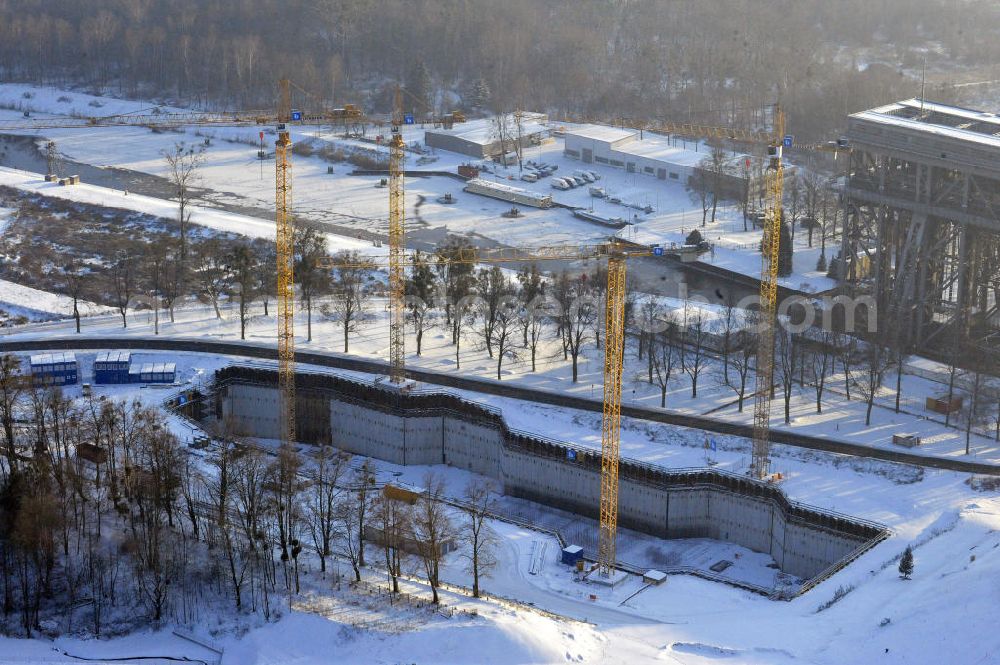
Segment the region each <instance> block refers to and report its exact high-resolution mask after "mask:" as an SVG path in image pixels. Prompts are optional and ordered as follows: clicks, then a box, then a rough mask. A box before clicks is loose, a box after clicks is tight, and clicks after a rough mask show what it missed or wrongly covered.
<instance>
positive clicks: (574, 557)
mask: <svg viewBox="0 0 1000 665" xmlns="http://www.w3.org/2000/svg"><path fill="white" fill-rule="evenodd" d="M582 560H583V548H582V547H580V546H579V545H567V546H566V547H564V548H563V551H562V562H563V563H564V564H566V565H567V566H575V565H576V562H577V561H582Z"/></svg>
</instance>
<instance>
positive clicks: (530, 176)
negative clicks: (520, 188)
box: [521, 173, 538, 182]
mask: <svg viewBox="0 0 1000 665" xmlns="http://www.w3.org/2000/svg"><path fill="white" fill-rule="evenodd" d="M521 180H523V181H525V182H538V176H537V175H535V174H534V173H522V174H521Z"/></svg>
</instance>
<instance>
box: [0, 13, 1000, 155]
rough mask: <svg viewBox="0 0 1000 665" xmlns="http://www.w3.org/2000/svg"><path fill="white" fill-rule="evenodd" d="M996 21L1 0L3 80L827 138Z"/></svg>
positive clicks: (975, 53)
mask: <svg viewBox="0 0 1000 665" xmlns="http://www.w3.org/2000/svg"><path fill="white" fill-rule="evenodd" d="M998 12H1000V8H998V6H997V5H996V3H993V2H990V1H988V0H974V1H970V2H963V3H960V4H956V3H953V2H943V1H940V0H908V1H907V2H897V1H894V0H877V1H874V2H872V1H865V2H862V1H861V0H841V1H838V2H821V1H820V0H806V1H803V2H787V1H784V0H773V1H769V2H758V1H755V0H726V1H724V2H711V3H695V2H636V1H629V0H615V1H611V2H582V3H581V2H568V1H567V0H557V1H554V2H544V3H538V2H530V1H529V0H508V1H505V2H485V1H477V0H456V1H442V0H414V1H411V0H382V1H380V2H374V1H373V0H308V1H307V0H282V1H281V2H278V1H276V0H241V1H238V2H191V1H190V0H92V1H91V2H86V3H49V2H44V1H43V0H3V1H2V2H0V78H2V79H4V80H21V81H31V82H35V83H45V84H54V85H81V86H87V87H91V88H94V89H107V90H111V91H112V92H114V93H117V94H123V95H128V96H153V97H162V98H168V99H173V100H177V101H181V102H187V103H194V104H200V105H213V106H226V107H230V108H232V107H241V108H247V107H260V106H269V105H271V104H272V103H273V99H274V86H275V81H276V80H277V79H278V78H279V77H281V76H291V77H293V78H294V79H295V80H296V81H297V82H298V83H299V85H301V86H302V87H303V88H304V89H306V90H309V91H311V92H312V93H313V94H315V95H318V96H320V97H322V98H324V99H328V100H330V101H332V102H334V103H343V102H345V101H353V102H357V103H361V104H363V105H364V106H366V107H367V108H368V110H370V111H385V110H386V109H387V108H388V104H389V101H390V98H391V95H390V91H391V85H390V84H391V83H392V82H395V81H402V82H404V83H405V85H406V86H407V87H408V88H409V89H410V90H411V93H412V97H413V98H418V99H423V100H426V101H428V102H430V103H431V104H432V105H435V106H439V107H445V106H451V105H453V104H457V105H464V106H465V107H466V108H467V109H470V110H471V109H475V108H498V107H503V108H514V107H521V108H534V109H538V110H548V111H553V112H558V111H571V112H591V113H601V114H608V115H612V116H613V115H617V114H627V115H638V116H644V117H649V116H655V115H670V116H672V117H676V118H680V119H686V118H684V117H683V116H685V115H693V114H697V115H699V116H701V117H704V115H705V114H704V113H703V112H704V111H706V110H709V109H712V110H715V111H718V112H719V114H720V115H722V114H725V113H729V112H731V111H732V110H733V109H739V108H744V107H746V108H757V109H759V108H760V107H761V105H763V104H768V103H772V102H774V101H778V100H780V101H781V102H783V103H784V104H785V105H786V107H787V109H788V111H789V120H790V126H791V127H795V128H796V133H798V134H801V135H806V136H809V137H818V136H820V135H824V134H828V133H829V132H830V131H832V130H833V129H834V128H836V127H837V126H839V125H840V123H841V122H842V121H843V118H844V116H845V113H846V112H849V111H856V110H860V109H862V108H865V107H869V106H871V105H873V104H876V103H880V102H886V101H889V100H890V99H892V98H896V97H900V96H903V95H907V96H912V95H915V94H916V93H917V92H918V90H919V81H917V79H918V78H919V71H920V69H921V66H922V63H923V61H924V58H925V57H926V60H927V65H928V69H929V71H931V72H933V71H935V69H936V67H937V66H941V67H943V66H945V65H947V66H948V67H951V68H953V69H961V68H970V69H975V68H982V67H984V66H993V64H994V63H996V62H1000V40H997V39H996V31H997V27H998V26H1000V15H998ZM221 26H226V30H225V31H223V30H221V28H220V27H221ZM890 44H891V45H892V46H889V45H890ZM847 53H853V54H855V55H845V54H847ZM857 54H861V56H860V58H859V56H858V55H857ZM904 70H905V72H907V75H904V73H903V72H904ZM981 78H990V76H982V77H981ZM993 78H995V76H993ZM944 79H947V77H944ZM944 79H942V80H944ZM932 92H934V94H935V96H937V97H942V96H946V95H947V93H946V92H945V91H943V90H940V89H932Z"/></svg>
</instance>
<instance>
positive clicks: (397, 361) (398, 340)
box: [389, 85, 465, 385]
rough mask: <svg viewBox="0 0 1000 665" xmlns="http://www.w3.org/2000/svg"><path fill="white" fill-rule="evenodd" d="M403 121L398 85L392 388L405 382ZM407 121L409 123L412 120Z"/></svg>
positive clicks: (446, 121) (392, 179)
mask: <svg viewBox="0 0 1000 665" xmlns="http://www.w3.org/2000/svg"><path fill="white" fill-rule="evenodd" d="M411 97H412V95H411ZM405 121H406V116H405V115H404V113H403V91H402V89H401V88H400V87H399V86H398V85H397V86H396V93H395V95H394V97H393V104H392V123H391V132H390V136H389V381H390V382H391V383H393V384H395V385H399V384H401V383H403V381H404V380H405V378H406V333H405V326H406V318H405V312H404V311H403V304H404V303H403V299H404V289H405V287H406V283H405V274H404V273H405V270H404V266H403V254H404V252H405V251H406V199H405V194H404V188H405V173H406V172H405V169H404V160H405V157H406V152H405V147H406V146H405V143H404V142H403V133H402V131H401V127H402V125H403V123H404V122H405ZM410 121H411V122H412V117H411V118H410ZM425 122H431V123H434V124H435V125H437V124H440V125H443V126H445V127H447V128H449V129H450V128H451V127H452V125H453V124H454V123H457V122H465V114H463V113H462V112H461V111H451V112H450V113H446V114H444V115H440V116H439V115H433V114H431V115H430V116H429V117H427V118H426V119H425Z"/></svg>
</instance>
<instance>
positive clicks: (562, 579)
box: [0, 353, 1000, 665]
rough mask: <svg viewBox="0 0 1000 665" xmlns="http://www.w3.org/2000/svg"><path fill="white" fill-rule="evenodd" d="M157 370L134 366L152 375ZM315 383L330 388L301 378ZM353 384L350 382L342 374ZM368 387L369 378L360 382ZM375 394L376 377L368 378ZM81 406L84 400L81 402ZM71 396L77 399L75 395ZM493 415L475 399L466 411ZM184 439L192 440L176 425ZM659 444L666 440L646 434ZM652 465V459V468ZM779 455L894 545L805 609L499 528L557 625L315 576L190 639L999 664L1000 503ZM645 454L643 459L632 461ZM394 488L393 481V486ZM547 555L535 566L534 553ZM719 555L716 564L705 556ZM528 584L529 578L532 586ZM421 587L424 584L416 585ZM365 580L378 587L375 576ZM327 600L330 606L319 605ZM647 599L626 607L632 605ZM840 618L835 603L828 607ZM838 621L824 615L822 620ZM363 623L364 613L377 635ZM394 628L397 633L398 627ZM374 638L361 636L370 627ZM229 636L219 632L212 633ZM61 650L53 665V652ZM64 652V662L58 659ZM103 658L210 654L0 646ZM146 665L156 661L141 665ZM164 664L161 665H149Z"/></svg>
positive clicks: (404, 473)
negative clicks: (582, 559)
mask: <svg viewBox="0 0 1000 665" xmlns="http://www.w3.org/2000/svg"><path fill="white" fill-rule="evenodd" d="M167 357H168V356H167V355H166V354H162V353H148V354H142V359H143V360H150V361H152V360H160V359H166V358H167ZM169 358H170V359H171V360H174V361H176V362H177V363H178V366H179V373H180V377H181V380H182V381H184V382H187V381H193V382H198V381H200V380H202V379H203V378H204V377H206V376H207V375H208V374H210V373H211V371H212V370H214V369H215V368H216V367H219V366H221V365H223V364H225V363H226V362H228V361H229V359H226V358H216V357H209V356H204V355H199V354H176V355H175V354H171V355H170V356H169ZM306 369H309V370H310V371H324V370H321V369H319V368H306ZM348 374H349V373H348ZM362 376H363V375H362ZM367 379H368V380H371V379H372V377H367ZM73 390H74V391H78V390H79V388H75V389H73ZM95 390H96V391H100V392H101V394H104V393H106V394H108V395H110V396H114V397H119V398H131V397H133V396H139V397H141V398H143V399H144V400H148V401H150V402H155V401H162V400H163V399H165V398H166V397H167V396H168V395H169V394H170V391H171V389H169V388H168V389H164V390H154V389H149V388H145V389H143V388H136V387H134V386H129V387H120V388H106V387H95ZM71 394H75V393H71ZM471 397H472V398H475V399H480V400H483V399H485V398H484V397H483V396H475V395H473V396H471ZM488 401H489V402H490V403H492V404H494V405H495V406H499V407H500V408H501V409H502V410H503V411H504V415H505V417H507V418H513V417H514V416H515V415H516V414H522V415H521V417H522V418H523V420H522V422H521V423H520V424H521V425H525V424H530V425H532V426H533V427H534V429H536V430H543V431H544V430H545V429H546V427H547V426H548V423H551V422H553V421H556V422H557V423H558V424H557V425H556V427H558V428H561V431H562V433H563V435H564V436H565V438H567V439H570V440H573V441H588V440H593V438H594V437H599V428H600V423H599V422H598V421H596V419H595V418H594V417H593V416H592V414H589V413H582V414H581V413H578V412H574V411H572V410H566V409H557V408H554V407H536V409H535V410H532V409H531V408H528V407H527V405H525V404H523V403H519V402H517V401H516V400H509V399H500V398H491V399H489V400H488ZM180 427H183V426H180ZM645 427H646V429H645V432H644V433H647V434H653V436H652V439H655V443H654V442H653V441H652V440H651V441H649V442H648V444H647V445H648V449H647V452H646V454H645V455H644V456H643V457H644V458H645V459H650V460H655V461H659V462H660V463H666V464H668V465H670V466H674V465H696V464H698V463H699V461H700V460H701V459H703V455H704V451H703V450H701V449H700V448H699V447H698V446H697V445H691V444H697V442H698V440H699V438H700V436H701V435H700V434H699V433H697V432H689V431H687V430H683V429H679V428H672V427H667V426H659V425H646V426H645ZM654 430H657V431H654ZM635 433H636V427H635V423H634V422H626V423H625V427H624V433H623V439H626V440H629V439H631V440H632V441H633V442H634V441H635ZM720 443H721V444H723V445H721V446H720V449H719V451H718V452H716V453H714V456H715V457H716V458H717V460H718V461H719V463H720V464H721V465H726V464H728V463H730V462H732V460H734V459H736V458H738V457H740V456H743V455H745V453H746V451H745V449H743V450H734V449H733V448H732V447H731V446H733V445H734V444H738V443H739V440H737V439H734V438H731V437H720ZM654 450H659V451H660V455H659V456H658V457H657V456H656V455H655V453H654ZM788 453H789V451H787V450H783V449H782V447H781V446H779V447H778V451H777V454H778V456H779V457H780V458H781V459H782V464H783V465H784V466H785V467H786V468H787V469H788V470H789V479H788V480H787V481H786V483H785V484H784V485H783V487H784V489H785V491H786V492H788V494H789V496H790V497H791V498H793V499H796V500H799V501H803V502H806V503H810V504H813V505H817V506H820V507H824V508H828V509H835V510H838V511H841V512H846V513H849V514H852V515H858V516H860V517H866V518H869V519H875V520H878V521H881V522H883V523H885V524H887V525H888V526H890V527H891V528H892V529H893V532H894V534H893V536H892V538H890V540H888V541H887V542H885V543H883V544H882V545H879V546H878V547H876V548H875V549H874V550H873V551H871V552H869V553H867V554H866V555H864V556H863V557H862V558H861V559H860V560H859V561H857V562H855V563H853V564H851V565H850V566H849V567H847V568H846V569H844V570H843V571H841V572H840V573H838V574H837V575H836V576H834V577H833V578H832V579H830V580H828V581H826V582H824V583H823V584H822V585H820V586H819V587H817V588H816V589H814V590H812V591H810V592H809V593H807V594H806V595H804V596H802V597H799V598H796V599H795V600H793V601H791V602H777V601H771V600H768V599H766V598H764V597H762V596H759V595H756V594H752V593H748V592H744V591H741V590H738V589H735V588H732V587H729V586H726V585H721V584H718V583H713V582H709V581H706V580H701V579H697V578H692V577H687V576H673V577H670V578H669V579H668V580H667V581H666V582H665V583H664V584H663V585H662V586H658V587H650V588H648V589H645V590H642V584H641V583H640V582H639V580H638V578H634V577H633V578H630V579H629V580H627V581H625V582H623V583H622V584H621V585H619V586H618V587H616V588H615V589H611V590H609V589H607V588H604V587H601V586H599V585H595V584H590V583H581V582H578V581H575V580H574V574H573V572H572V570H571V569H570V568H568V567H566V566H563V565H561V564H559V563H558V554H559V552H558V544H557V543H556V541H555V540H554V539H552V538H550V537H549V536H547V535H545V534H543V533H540V532H536V531H532V530H531V529H526V528H524V527H518V526H513V525H510V524H506V523H500V522H494V523H493V525H492V526H493V528H494V529H495V530H496V531H497V532H498V533H499V534H500V535H501V537H502V545H501V547H500V549H499V550H498V565H497V568H496V570H495V571H494V573H493V574H492V575H491V576H490V577H489V578H487V579H486V580H484V587H485V588H486V590H487V591H488V592H490V593H493V594H497V595H500V596H505V597H511V598H516V599H518V600H520V601H521V602H525V603H532V604H534V605H535V606H536V607H538V608H539V609H543V610H548V611H551V612H555V613H556V614H559V615H563V616H565V617H566V618H565V619H555V618H551V617H547V616H542V615H540V614H537V613H535V612H533V611H531V609H530V608H523V607H522V608H518V607H515V606H510V605H504V604H500V605H498V604H496V603H493V602H479V601H473V600H471V599H469V598H467V597H466V596H463V595H460V594H456V593H454V592H451V591H447V590H446V591H445V592H444V593H443V601H444V603H445V605H446V606H447V607H448V608H451V609H454V610H463V609H474V610H475V611H476V612H477V614H478V615H479V616H478V617H471V616H468V615H464V614H458V615H456V616H454V617H452V618H450V619H444V618H440V617H437V618H435V617H430V618H429V619H421V620H415V621H414V620H402V619H397V622H396V623H393V624H392V627H391V628H386V627H385V626H384V624H385V623H386V621H385V620H384V619H385V617H386V616H397V615H393V614H392V610H391V609H390V608H387V607H385V606H381V609H379V608H380V606H379V605H378V604H377V603H376V604H375V605H370V606H369V607H370V609H368V610H357V611H354V610H352V611H346V610H345V609H344V608H342V607H341V606H339V605H338V602H340V601H338V600H337V599H338V597H340V596H339V595H338V592H335V591H333V590H332V588H331V587H330V584H331V582H329V581H325V582H324V581H322V580H321V579H320V578H319V577H316V578H315V579H313V576H314V575H317V573H316V572H315V569H312V571H311V572H309V570H308V569H307V572H306V577H307V579H312V583H311V584H312V586H311V587H310V592H309V593H308V594H306V595H305V596H303V597H302V598H301V599H299V600H296V602H295V603H294V605H293V606H294V607H295V608H296V611H295V612H292V613H286V614H285V616H284V617H283V618H281V619H280V620H279V621H277V622H276V623H273V624H266V625H262V624H260V623H259V622H258V623H257V624H255V625H253V626H250V627H249V631H248V632H247V633H246V634H245V635H242V636H237V635H236V634H234V633H233V632H232V631H231V630H230V629H227V628H226V624H225V622H219V621H217V620H212V621H206V622H205V624H204V625H200V626H197V627H196V628H195V632H196V633H198V634H200V635H202V636H203V637H208V638H209V639H211V640H212V641H213V642H214V643H215V644H217V645H218V646H220V647H222V649H223V651H224V654H223V656H222V658H221V663H241V664H242V663H261V664H264V663H286V662H294V663H301V664H303V665H313V664H314V663H315V664H319V663H326V662H330V658H331V657H332V656H331V654H336V662H344V663H401V662H406V663H496V664H498V665H499V664H501V663H555V662H584V663H618V662H629V663H632V662H668V663H677V664H681V665H705V664H706V663H714V662H717V661H718V660H720V659H722V660H723V662H736V663H758V664H760V665H765V664H766V665H784V664H785V663H798V662H806V663H816V664H830V665H840V664H842V663H869V662H887V663H928V662H949V663H952V662H953V663H992V662H996V658H997V657H998V656H1000V638H998V637H997V636H996V633H995V631H993V630H992V627H991V626H992V624H991V623H990V622H991V621H992V619H991V615H990V612H989V608H991V607H992V606H993V605H994V604H995V596H996V593H997V585H996V584H993V583H990V582H989V580H991V579H995V578H996V577H997V576H998V575H1000V554H998V552H1000V500H998V499H996V498H994V497H992V496H991V495H990V494H988V493H982V492H977V491H976V490H975V489H973V487H971V486H970V484H969V483H968V482H967V477H966V476H965V475H963V474H958V473H951V472H943V471H934V470H925V471H924V472H922V473H914V472H913V471H914V470H913V469H910V468H908V467H901V466H898V465H893V464H885V463H878V462H864V461H859V462H853V463H852V462H850V461H845V460H843V459H842V458H837V457H835V456H830V455H825V454H805V455H802V454H799V455H791V454H788ZM628 454H629V455H630V456H642V455H637V454H636V451H635V450H634V449H633V450H632V451H630V452H629V453H628ZM377 466H378V469H379V476H380V478H384V479H386V480H388V479H394V480H396V481H397V482H405V483H411V484H419V483H420V482H421V479H422V478H423V475H424V474H425V473H426V472H427V471H428V470H433V471H435V472H437V473H439V474H441V475H442V477H443V478H444V479H445V481H446V486H447V491H448V493H450V494H457V493H458V492H460V491H461V487H463V486H464V484H465V483H466V482H467V481H468V479H469V478H470V477H471V475H470V474H468V473H466V472H462V471H458V470H456V469H453V468H449V467H396V466H393V465H388V464H385V463H382V462H377ZM397 474H398V475H397ZM541 543H545V548H544V554H543V556H542V557H541V559H540V560H539V562H538V563H537V564H535V565H534V566H533V565H532V551H538V549H539V547H540V544H541ZM907 544H910V545H912V546H913V547H914V553H915V560H916V570H915V573H914V576H913V579H912V580H909V581H905V580H901V579H899V577H898V574H897V573H896V563H897V561H896V556H897V555H898V554H899V552H900V551H901V550H902V549H903V548H904V547H905V546H906V545H907ZM713 556H714V554H713ZM532 569H534V570H535V573H534V574H532V572H531V571H532ZM413 572H414V574H416V572H417V571H415V570H414V571H413ZM442 575H443V579H444V580H445V581H446V582H448V583H451V584H461V585H466V584H468V582H469V578H468V573H467V572H466V570H465V562H464V561H463V560H462V559H461V558H460V557H459V556H457V555H455V556H452V557H451V558H449V559H448V560H447V562H446V565H445V567H444V570H443V572H442ZM366 579H368V580H370V581H371V582H377V581H378V579H379V575H378V574H377V572H375V571H372V572H371V573H366ZM323 589H329V591H327V592H323ZM403 589H404V591H406V592H408V593H412V594H414V595H416V596H422V597H425V598H426V597H427V595H428V593H429V592H428V590H427V588H426V586H425V585H424V584H423V583H421V582H419V581H412V580H411V581H407V582H405V583H404V585H403ZM640 590H641V593H638V594H637V595H635V596H634V597H630V596H632V594H633V593H635V592H638V591H640ZM831 601H835V602H833V603H832V605H831V604H830V603H831ZM827 605H829V607H828V608H826V609H821V608H824V607H825V606H827ZM358 612H362V613H364V612H367V613H368V614H367V615H366V616H368V615H370V616H371V619H370V623H367V624H366V623H365V622H364V621H365V617H360V619H361V620H362V623H361V624H360V625H359V623H358V621H359V616H358ZM390 623H391V622H390ZM366 625H367V626H368V627H364V626H366ZM218 630H221V632H215V631H218ZM54 649H55V650H54ZM56 650H58V651H56ZM61 651H65V652H68V653H71V654H73V655H75V656H86V657H90V658H111V657H125V656H140V655H143V656H149V655H159V656H166V655H169V656H171V657H185V656H186V657H189V658H201V659H207V662H215V661H214V660H213V658H214V657H215V654H214V653H212V652H209V651H207V650H205V649H203V648H201V647H198V646H196V645H193V644H191V643H188V642H186V641H184V640H181V639H179V638H177V637H174V636H171V635H170V634H169V633H168V632H161V633H155V634H154V633H144V634H139V635H132V636H129V637H126V638H117V639H112V640H99V641H98V640H90V639H80V638H79V637H73V638H70V637H65V638H59V639H58V640H56V641H55V642H54V643H51V644H50V643H45V642H43V641H40V640H31V641H25V640H11V639H5V640H2V641H0V662H4V663H6V662H11V663H43V662H59V663H63V662H76V661H73V660H72V659H70V658H66V657H64V656H62V655H61V653H60V652H61ZM143 662H149V661H143ZM153 662H154V663H155V662H156V661H153Z"/></svg>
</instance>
